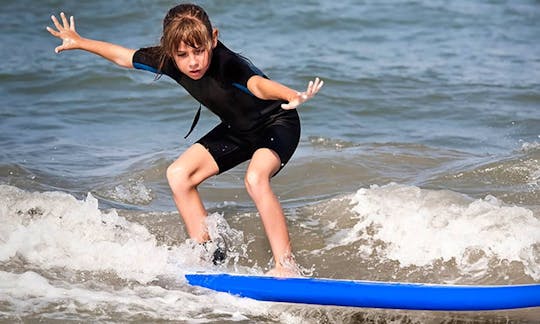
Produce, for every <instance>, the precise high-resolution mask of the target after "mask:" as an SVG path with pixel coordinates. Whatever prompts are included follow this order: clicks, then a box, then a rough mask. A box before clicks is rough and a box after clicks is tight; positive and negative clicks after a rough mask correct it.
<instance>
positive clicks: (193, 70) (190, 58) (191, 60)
mask: <svg viewBox="0 0 540 324" xmlns="http://www.w3.org/2000/svg"><path fill="white" fill-rule="evenodd" d="M173 57H174V62H175V63H176V66H177V67H178V69H179V70H180V72H182V73H184V74H185V75H187V76H188V77H190V78H191V79H193V80H199V79H200V78H202V77H203V75H204V74H205V73H206V71H207V70H208V67H210V61H211V60H212V48H210V47H206V46H199V47H191V46H189V45H186V44H185V43H184V42H181V43H180V45H179V46H178V49H177V51H176V53H175V54H174V56H173Z"/></svg>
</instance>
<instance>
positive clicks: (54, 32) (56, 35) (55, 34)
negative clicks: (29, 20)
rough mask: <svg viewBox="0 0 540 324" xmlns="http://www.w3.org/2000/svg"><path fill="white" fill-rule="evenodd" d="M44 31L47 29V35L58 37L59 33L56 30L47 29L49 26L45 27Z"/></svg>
mask: <svg viewBox="0 0 540 324" xmlns="http://www.w3.org/2000/svg"><path fill="white" fill-rule="evenodd" d="M45 29H47V31H48V32H49V33H51V35H53V36H55V37H58V35H59V33H58V32H57V31H56V30H54V29H52V28H51V27H49V26H47V27H46V28H45Z"/></svg>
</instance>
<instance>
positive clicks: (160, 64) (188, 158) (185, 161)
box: [47, 4, 323, 276]
mask: <svg viewBox="0 0 540 324" xmlns="http://www.w3.org/2000/svg"><path fill="white" fill-rule="evenodd" d="M51 19H52V21H53V23H54V26H55V27H56V29H54V28H50V27H47V30H48V31H49V32H50V33H51V34H52V35H53V36H55V37H58V38H60V39H61V40H62V45H60V46H58V47H56V49H55V52H56V53H60V52H62V51H65V50H74V49H79V50H84V51H88V52H91V53H94V54H97V55H99V56H101V57H103V58H105V59H107V60H109V61H111V62H113V63H115V64H117V65H119V66H121V67H125V68H136V69H142V70H147V71H151V72H153V73H157V74H158V75H162V74H165V75H167V76H169V77H171V78H172V79H174V80H175V81H176V82H178V83H179V84H180V85H181V86H182V87H184V88H185V89H186V90H187V91H188V92H189V93H190V94H191V95H192V96H193V97H194V98H195V99H196V100H197V101H199V102H200V103H201V104H202V105H204V106H205V107H207V108H208V109H210V111H212V112H213V113H214V114H216V115H217V116H218V117H219V118H220V120H221V123H220V124H219V125H217V126H216V127H215V128H214V129H212V130H211V131H210V132H209V133H207V134H206V135H204V136H203V137H202V138H201V139H199V140H198V141H197V142H196V143H195V144H193V145H192V146H191V147H189V148H188V149H187V150H186V151H185V152H184V153H182V154H181V155H180V157H179V158H178V159H177V160H176V161H175V162H173V163H172V164H171V165H170V166H169V167H168V169H167V180H168V182H169V185H170V188H171V191H172V195H173V198H174V202H175V204H176V206H177V208H178V211H179V213H180V215H181V216H182V218H183V220H184V223H185V225H186V229H187V232H188V234H189V236H190V238H191V239H193V240H195V241H197V242H199V243H205V242H207V241H209V240H210V237H209V234H208V230H207V225H206V222H205V220H206V216H207V211H206V209H205V207H204V205H203V202H202V200H201V197H200V195H199V192H198V190H197V187H198V186H199V185H200V184H201V183H202V182H203V181H204V180H206V179H208V178H209V177H211V176H213V175H216V174H220V173H223V172H225V171H227V170H229V169H231V168H233V167H235V166H237V165H238V164H240V163H242V162H244V161H247V160H250V163H249V165H248V167H247V171H246V175H245V186H246V188H247V191H248V193H249V195H250V197H251V198H252V199H253V201H254V203H255V205H256V207H257V210H258V211H259V214H260V217H261V219H262V222H263V225H264V229H265V232H266V235H267V237H268V240H269V242H270V246H271V249H272V254H273V257H274V262H275V267H274V268H273V269H272V270H270V272H269V274H271V275H276V276H289V275H295V274H296V273H295V271H296V269H297V267H296V265H295V263H294V258H293V255H292V248H291V243H290V238H289V232H288V229H287V224H286V220H285V216H284V214H283V210H282V208H281V205H280V203H279V201H278V199H277V197H276V195H275V194H274V193H273V191H272V188H271V185H270V180H271V178H272V177H273V176H274V175H276V174H277V173H278V172H279V171H280V170H281V169H282V168H283V166H284V165H285V164H286V163H287V162H288V161H289V159H290V158H291V156H292V155H293V153H294V151H295V149H296V147H297V145H298V141H299V138H300V121H299V118H298V113H297V111H296V108H297V107H298V106H299V105H301V104H303V103H304V102H306V101H307V100H309V99H311V98H312V97H313V96H314V95H315V94H316V93H317V92H318V91H319V89H320V88H321V87H322V85H323V82H322V81H320V80H319V79H318V78H316V79H315V80H314V81H310V82H309V85H308V87H307V90H306V91H304V92H298V91H295V90H293V89H290V88H288V87H286V86H284V85H282V84H280V83H278V82H275V81H272V80H270V79H268V78H267V77H266V76H265V75H264V74H263V73H262V72H261V71H260V70H259V69H257V68H256V67H255V66H253V65H252V64H251V63H250V61H249V60H247V59H245V58H244V57H242V56H240V55H238V54H236V53H234V52H233V51H231V50H229V49H228V48H227V47H226V46H225V45H224V44H223V43H221V42H220V41H219V40H218V30H217V29H216V28H213V27H212V24H211V23H210V19H209V18H208V15H207V14H206V12H205V11H204V10H203V9H202V8H201V7H199V6H197V5H193V4H181V5H178V6H175V7H173V8H172V9H170V10H169V12H168V13H167V15H166V16H165V18H164V20H163V35H162V37H161V40H160V44H159V45H157V46H154V47H149V48H141V49H138V50H135V49H129V48H125V47H123V46H119V45H116V44H112V43H108V42H103V41H98V40H93V39H88V38H84V37H82V36H80V35H79V34H78V33H77V31H76V29H75V20H74V18H73V17H70V19H69V20H68V18H67V17H66V16H65V14H64V13H61V14H60V20H61V21H59V20H58V19H57V18H56V17H55V16H52V17H51ZM197 117H198V113H197V116H196V119H197ZM195 123H196V120H194V123H193V125H192V128H191V130H193V127H194V124H195ZM191 130H190V132H191ZM188 135H189V133H188ZM223 257H224V256H223V255H222V254H221V253H220V251H217V253H214V258H215V259H216V260H214V261H219V259H220V258H223Z"/></svg>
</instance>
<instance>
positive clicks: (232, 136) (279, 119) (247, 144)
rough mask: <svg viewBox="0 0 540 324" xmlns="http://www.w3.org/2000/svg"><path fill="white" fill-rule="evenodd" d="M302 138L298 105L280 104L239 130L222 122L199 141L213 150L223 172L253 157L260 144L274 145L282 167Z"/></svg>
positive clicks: (271, 147)
mask: <svg viewBox="0 0 540 324" xmlns="http://www.w3.org/2000/svg"><path fill="white" fill-rule="evenodd" d="M299 140H300V118H299V117H298V112H297V111H296V109H291V110H284V109H281V108H280V109H279V110H278V111H277V112H275V113H273V114H270V115H269V116H268V117H266V118H265V121H264V122H262V123H261V124H260V125H258V126H256V127H254V128H253V129H250V130H248V131H239V130H237V129H234V127H233V126H231V125H229V124H227V123H221V124H219V125H218V126H216V127H215V128H214V129H212V130H211V131H210V132H209V133H208V134H206V135H204V136H203V137H202V138H201V139H200V140H198V141H197V143H200V144H201V145H203V146H204V147H205V148H206V149H207V150H208V151H209V152H210V154H211V155H212V157H213V158H214V160H215V161H216V163H217V165H218V167H219V173H223V172H225V171H227V170H230V169H231V168H233V167H235V166H237V165H238V164H240V163H242V162H245V161H247V160H249V159H251V157H252V156H253V153H255V151H256V150H258V149H260V148H268V149H271V150H272V151H274V152H275V153H276V154H277V155H278V156H279V159H280V160H281V166H280V168H279V170H281V169H282V168H283V167H284V166H285V164H286V163H287V162H288V161H289V159H290V158H291V156H292V155H293V153H294V151H295V150H296V147H297V146H298V142H299ZM279 170H278V172H279ZM276 174H277V172H276Z"/></svg>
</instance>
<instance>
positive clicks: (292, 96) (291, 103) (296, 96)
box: [247, 75, 324, 109]
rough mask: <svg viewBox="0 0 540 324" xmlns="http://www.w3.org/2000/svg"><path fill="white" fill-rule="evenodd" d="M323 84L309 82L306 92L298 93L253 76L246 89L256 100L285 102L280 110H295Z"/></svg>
mask: <svg viewBox="0 0 540 324" xmlns="http://www.w3.org/2000/svg"><path fill="white" fill-rule="evenodd" d="M323 84H324V82H323V81H322V80H319V78H315V81H309V84H308V87H307V89H306V91H304V92H298V91H295V90H293V89H291V88H289V87H286V86H284V85H282V84H281V83H278V82H276V81H272V80H269V79H266V78H263V77H261V76H258V75H255V76H252V77H251V78H250V79H249V80H248V82H247V87H248V89H249V91H251V93H253V94H254V95H255V96H256V97H257V98H260V99H263V100H271V99H276V100H285V101H288V103H286V104H282V105H281V108H283V109H295V108H297V107H298V106H300V105H301V104H303V103H304V102H306V101H308V100H309V99H311V98H312V97H313V96H315V95H316V94H317V92H319V90H320V89H321V87H322V86H323Z"/></svg>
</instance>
